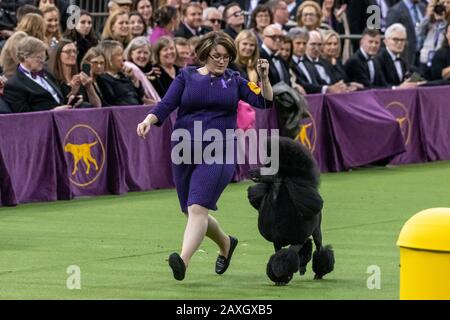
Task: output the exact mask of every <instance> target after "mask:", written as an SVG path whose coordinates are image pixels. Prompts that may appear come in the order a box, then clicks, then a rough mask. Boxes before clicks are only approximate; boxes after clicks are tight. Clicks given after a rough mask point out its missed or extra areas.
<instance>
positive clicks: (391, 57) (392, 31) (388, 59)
mask: <svg viewBox="0 0 450 320" xmlns="http://www.w3.org/2000/svg"><path fill="white" fill-rule="evenodd" d="M406 39H407V35H406V28H405V27H404V26H403V25H402V24H400V23H395V24H393V25H391V26H389V27H388V28H387V29H386V33H385V39H384V43H385V45H386V48H383V49H381V51H380V53H379V54H378V55H377V56H376V59H377V60H378V61H379V64H380V66H381V71H382V72H383V74H384V78H385V80H386V82H387V84H388V85H389V86H398V85H400V84H401V83H402V82H403V81H405V79H406V76H407V75H408V73H409V72H408V69H407V64H406V61H405V60H404V59H403V58H402V57H401V55H402V53H403V51H404V50H405V48H406Z"/></svg>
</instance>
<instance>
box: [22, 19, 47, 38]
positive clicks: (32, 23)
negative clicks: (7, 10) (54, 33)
mask: <svg viewBox="0 0 450 320" xmlns="http://www.w3.org/2000/svg"><path fill="white" fill-rule="evenodd" d="M16 31H23V32H25V33H26V34H27V35H29V36H30V37H34V38H37V39H39V40H42V41H44V42H45V39H46V37H45V32H46V23H45V20H44V18H43V17H42V16H41V15H39V14H37V13H28V14H26V15H24V16H23V17H22V19H21V20H20V22H19V24H18V25H17V28H16Z"/></svg>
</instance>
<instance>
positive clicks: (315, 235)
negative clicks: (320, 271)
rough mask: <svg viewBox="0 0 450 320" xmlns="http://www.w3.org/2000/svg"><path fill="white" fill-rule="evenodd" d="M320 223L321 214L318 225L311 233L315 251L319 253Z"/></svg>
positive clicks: (320, 247) (320, 246)
mask: <svg viewBox="0 0 450 320" xmlns="http://www.w3.org/2000/svg"><path fill="white" fill-rule="evenodd" d="M321 223H322V214H321V213H320V216H319V224H318V225H317V228H316V229H315V230H314V231H313V233H312V236H313V240H314V245H315V246H316V250H317V251H319V252H320V251H321V250H322V229H321V228H320V226H321Z"/></svg>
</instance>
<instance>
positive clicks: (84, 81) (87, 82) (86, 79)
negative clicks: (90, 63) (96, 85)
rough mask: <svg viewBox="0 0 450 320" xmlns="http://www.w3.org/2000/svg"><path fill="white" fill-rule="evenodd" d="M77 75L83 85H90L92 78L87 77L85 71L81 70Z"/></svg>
mask: <svg viewBox="0 0 450 320" xmlns="http://www.w3.org/2000/svg"><path fill="white" fill-rule="evenodd" d="M79 76H80V82H81V84H82V85H83V87H87V86H90V85H92V78H91V77H89V76H88V75H87V74H86V73H84V72H81V73H80V74H79Z"/></svg>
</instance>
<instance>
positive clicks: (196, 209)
mask: <svg viewBox="0 0 450 320" xmlns="http://www.w3.org/2000/svg"><path fill="white" fill-rule="evenodd" d="M187 218H188V221H187V224H186V229H185V230H184V237H183V247H182V249H181V258H182V259H183V261H184V264H185V265H186V266H188V265H189V261H190V260H191V258H192V256H193V255H194V253H195V251H197V249H198V248H199V247H200V244H201V243H202V241H203V239H204V238H205V235H206V231H207V230H208V209H207V208H205V207H202V206H200V205H196V204H194V205H192V206H189V207H188V217H187Z"/></svg>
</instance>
